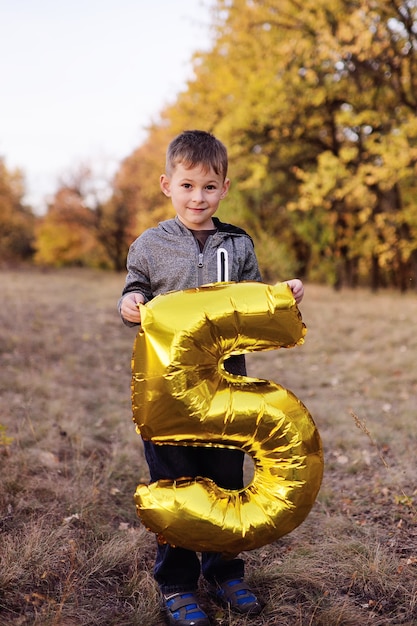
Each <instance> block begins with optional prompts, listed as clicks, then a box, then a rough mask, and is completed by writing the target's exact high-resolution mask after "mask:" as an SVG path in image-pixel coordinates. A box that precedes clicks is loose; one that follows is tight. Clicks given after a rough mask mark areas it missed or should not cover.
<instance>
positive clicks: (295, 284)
mask: <svg viewBox="0 0 417 626" xmlns="http://www.w3.org/2000/svg"><path fill="white" fill-rule="evenodd" d="M286 282H287V285H288V286H289V288H290V289H291V291H292V295H293V296H294V298H295V301H296V303H297V304H300V302H301V300H302V299H303V297H304V285H303V283H302V282H301V280H300V279H299V278H292V279H291V280H287V281H286Z"/></svg>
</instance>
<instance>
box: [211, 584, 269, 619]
mask: <svg viewBox="0 0 417 626" xmlns="http://www.w3.org/2000/svg"><path fill="white" fill-rule="evenodd" d="M210 591H211V595H212V596H214V598H215V599H216V600H219V601H220V602H221V604H223V605H225V606H228V607H230V608H231V609H232V611H234V612H235V613H241V614H246V615H258V613H260V612H261V611H262V608H263V607H262V604H261V603H260V602H259V600H258V598H257V597H256V595H255V594H254V592H253V591H252V589H251V588H250V587H249V585H248V584H247V583H245V581H244V580H243V578H235V579H232V580H224V581H223V582H220V583H219V582H218V583H216V585H212V586H211V588H210Z"/></svg>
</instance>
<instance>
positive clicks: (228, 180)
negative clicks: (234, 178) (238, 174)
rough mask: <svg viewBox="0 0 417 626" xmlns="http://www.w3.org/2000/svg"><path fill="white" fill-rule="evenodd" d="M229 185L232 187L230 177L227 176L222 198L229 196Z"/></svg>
mask: <svg viewBox="0 0 417 626" xmlns="http://www.w3.org/2000/svg"><path fill="white" fill-rule="evenodd" d="M229 187H230V179H229V178H225V180H224V183H223V189H222V193H221V196H220V198H221V200H223V198H225V197H226V196H227V192H228V191H229Z"/></svg>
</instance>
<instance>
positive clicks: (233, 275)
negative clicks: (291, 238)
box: [119, 217, 261, 374]
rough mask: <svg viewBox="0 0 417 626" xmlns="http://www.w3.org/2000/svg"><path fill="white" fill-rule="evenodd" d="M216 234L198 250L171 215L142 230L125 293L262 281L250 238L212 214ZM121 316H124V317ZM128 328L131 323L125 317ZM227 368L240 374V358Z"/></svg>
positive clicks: (154, 293) (132, 252)
mask: <svg viewBox="0 0 417 626" xmlns="http://www.w3.org/2000/svg"><path fill="white" fill-rule="evenodd" d="M213 222H214V225H215V227H216V228H217V232H216V233H214V234H213V235H210V236H209V237H208V239H207V241H206V243H205V246H204V249H203V251H202V252H200V248H199V245H198V242H197V241H196V239H195V237H194V235H193V234H192V232H191V231H190V230H189V229H188V228H187V227H186V226H184V224H182V222H181V221H180V220H179V219H178V217H175V218H174V219H170V220H166V221H164V222H160V224H158V226H156V227H155V228H150V229H149V230H146V231H145V232H144V233H143V234H142V235H140V236H139V237H138V238H137V239H136V240H135V241H134V242H133V243H132V245H131V246H130V248H129V253H128V257H127V270H128V272H127V276H126V283H125V286H124V289H123V292H122V297H121V298H120V300H119V312H120V305H121V301H122V299H123V296H125V295H126V294H127V293H131V292H138V293H141V294H142V295H143V296H144V298H145V302H149V300H152V298H154V297H155V296H158V295H160V294H163V293H167V292H168V291H181V290H183V289H192V288H194V287H199V286H201V285H207V284H210V283H215V282H223V281H233V282H241V281H244V280H250V281H261V274H260V272H259V267H258V262H257V259H256V255H255V251H254V247H253V241H252V239H251V238H250V236H249V235H248V234H247V233H246V232H245V231H244V230H242V229H241V228H238V227H236V226H233V225H232V224H226V223H223V222H221V221H220V220H219V219H218V218H216V217H214V218H213ZM122 319H123V318H122ZM123 322H124V323H125V324H126V325H127V326H135V324H133V323H131V322H128V321H127V320H124V319H123ZM227 369H228V370H229V371H231V372H232V373H235V374H244V373H245V365H244V358H243V357H242V356H236V357H231V358H229V359H228V367H227Z"/></svg>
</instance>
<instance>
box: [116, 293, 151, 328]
mask: <svg viewBox="0 0 417 626" xmlns="http://www.w3.org/2000/svg"><path fill="white" fill-rule="evenodd" d="M144 302H145V298H144V297H143V295H142V294H141V293H134V292H132V293H128V294H126V295H125V297H124V298H123V300H122V304H121V306H120V313H121V314H122V317H123V318H124V319H125V320H127V321H128V322H133V323H134V324H140V311H139V307H138V304H144Z"/></svg>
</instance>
